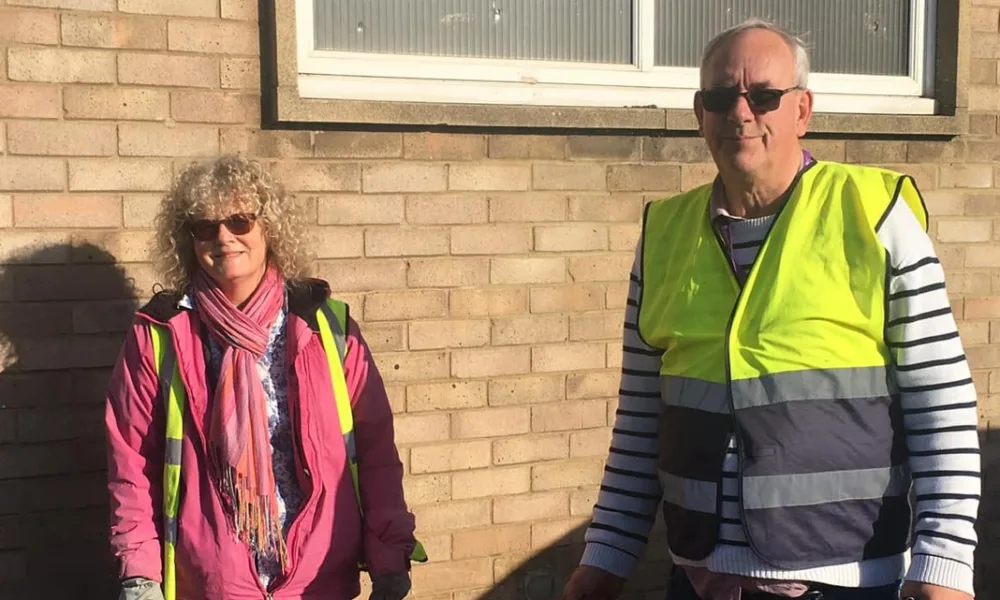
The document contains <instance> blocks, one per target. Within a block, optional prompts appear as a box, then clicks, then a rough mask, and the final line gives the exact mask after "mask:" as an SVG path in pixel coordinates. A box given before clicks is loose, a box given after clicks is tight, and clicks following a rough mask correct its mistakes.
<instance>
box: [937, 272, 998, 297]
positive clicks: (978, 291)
mask: <svg viewBox="0 0 1000 600" xmlns="http://www.w3.org/2000/svg"><path fill="white" fill-rule="evenodd" d="M991 289H992V283H991V281H990V273H989V271H961V272H958V273H949V274H948V290H949V291H951V292H952V293H955V294H960V295H971V296H976V295H983V294H989V293H990V291H991Z"/></svg>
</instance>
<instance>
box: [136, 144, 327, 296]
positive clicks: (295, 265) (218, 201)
mask: <svg viewBox="0 0 1000 600" xmlns="http://www.w3.org/2000/svg"><path fill="white" fill-rule="evenodd" d="M233 206H235V207H239V210H240V211H243V212H249V213H253V214H256V215H257V219H258V221H259V222H260V224H261V226H262V227H263V230H264V239H265V241H266V242H267V256H268V260H269V261H270V262H271V263H272V264H274V265H275V266H276V267H277V268H278V270H279V271H280V272H281V274H282V276H283V277H284V278H285V280H286V281H288V282H291V283H296V282H300V281H301V280H302V279H305V278H306V277H307V275H308V270H309V257H308V255H307V252H306V250H305V247H306V243H305V237H304V233H305V232H304V229H303V226H302V219H301V217H300V211H299V210H298V207H296V206H295V204H294V203H293V202H291V201H290V200H289V198H288V196H287V195H286V193H285V190H284V187H283V186H282V185H281V184H280V183H278V182H277V181H275V180H274V179H273V178H272V177H271V175H270V174H269V173H268V172H267V171H266V170H265V169H264V167H263V166H261V164H260V163H258V162H256V161H253V160H249V159H246V158H242V157H240V156H233V155H226V156H222V157H220V158H218V159H216V160H214V161H212V162H209V163H192V164H190V165H188V167H187V168H185V169H184V171H183V172H182V173H181V174H180V175H179V176H178V177H177V179H176V180H175V181H174V185H173V187H172V188H171V190H170V193H169V194H167V196H166V197H164V198H163V201H162V202H161V204H160V211H159V213H158V214H157V216H156V249H155V255H156V263H157V266H158V268H159V271H160V275H161V276H162V277H163V279H164V281H163V284H164V285H165V286H166V287H167V289H171V290H175V291H184V290H186V289H187V287H188V286H189V285H190V283H191V279H192V277H193V276H194V274H195V272H196V270H197V269H198V268H200V267H199V266H198V259H197V257H196V256H195V253H194V240H193V238H192V237H191V223H192V222H194V221H195V220H196V219H200V218H205V217H206V216H214V217H216V218H224V217H225V216H228V215H225V214H221V212H220V211H223V210H226V209H228V208H229V207H233Z"/></svg>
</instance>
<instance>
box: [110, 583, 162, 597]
mask: <svg viewBox="0 0 1000 600" xmlns="http://www.w3.org/2000/svg"><path fill="white" fill-rule="evenodd" d="M118 600H163V590H161V589H160V584H159V583H157V582H155V581H153V580H152V579H146V578H145V577H132V578H130V579H126V580H125V581H123V582H122V591H121V593H120V594H119V595H118Z"/></svg>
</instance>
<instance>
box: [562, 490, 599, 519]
mask: <svg viewBox="0 0 1000 600" xmlns="http://www.w3.org/2000/svg"><path fill="white" fill-rule="evenodd" d="M600 492H601V490H600V488H599V487H596V486H595V487H589V488H582V489H578V490H575V491H573V492H572V493H570V495H569V513H570V514H571V515H573V516H580V515H587V516H590V515H591V514H592V513H593V512H594V505H595V504H597V495H598V494H599V493H600Z"/></svg>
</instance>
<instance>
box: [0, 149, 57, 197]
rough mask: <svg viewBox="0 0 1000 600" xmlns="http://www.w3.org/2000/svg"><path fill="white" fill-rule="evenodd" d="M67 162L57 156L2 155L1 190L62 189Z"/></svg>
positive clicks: (0, 170) (0, 159)
mask: <svg viewBox="0 0 1000 600" xmlns="http://www.w3.org/2000/svg"><path fill="white" fill-rule="evenodd" d="M65 187H66V163H65V162H64V161H62V160H60V159H57V158H20V157H17V158H15V157H11V156H2V157H0V190H9V191H18V190H23V191H36V190H37V191H49V190H52V191H62V190H63V189H65Z"/></svg>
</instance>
